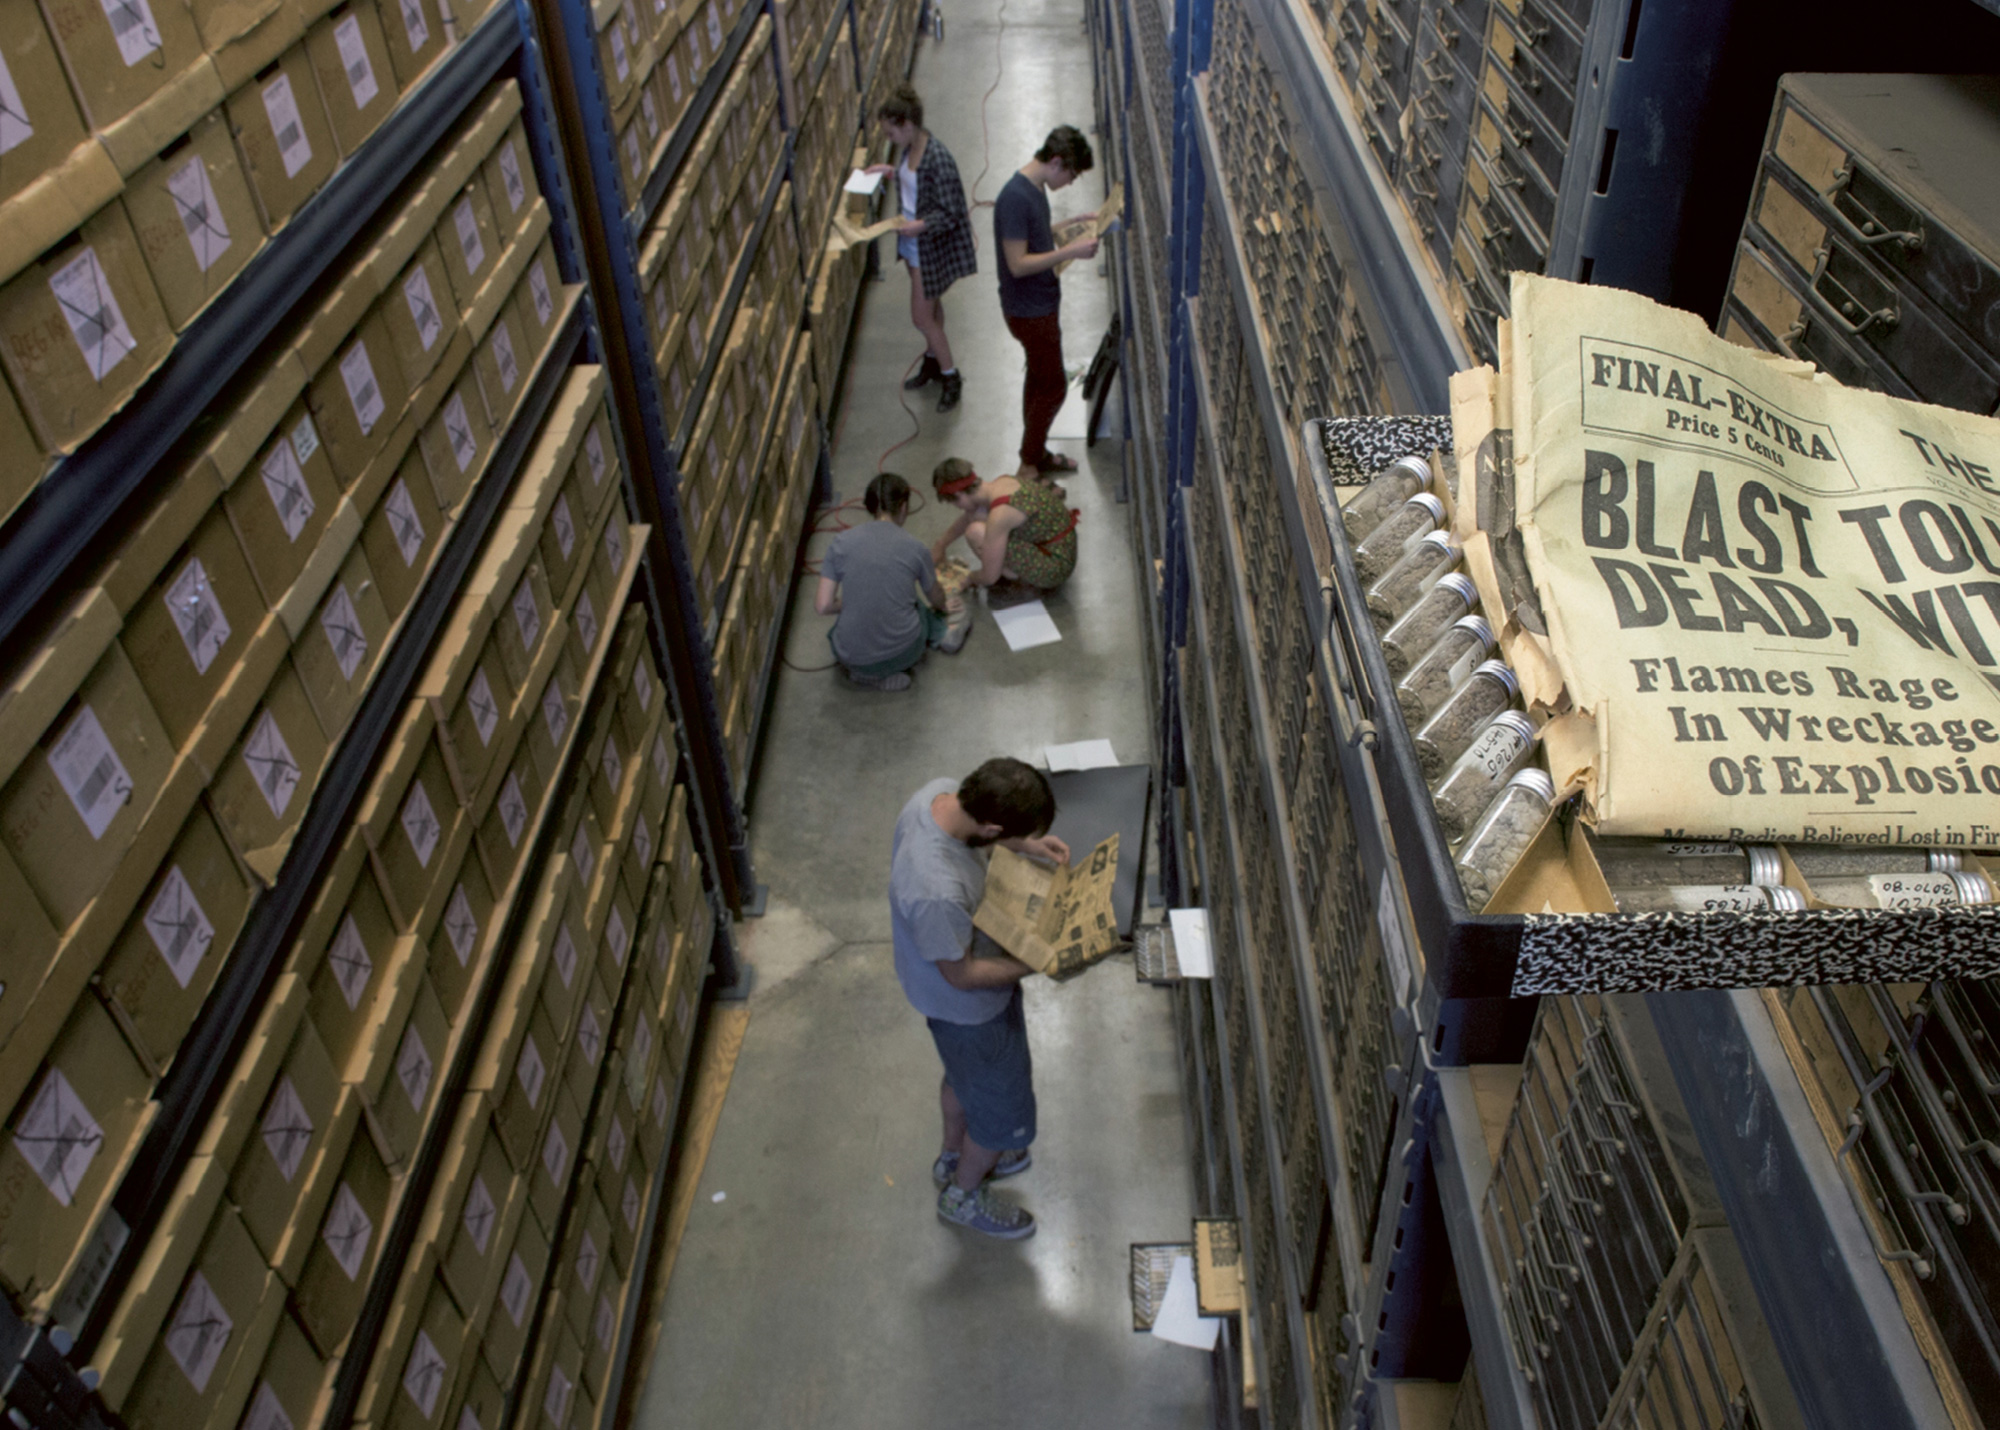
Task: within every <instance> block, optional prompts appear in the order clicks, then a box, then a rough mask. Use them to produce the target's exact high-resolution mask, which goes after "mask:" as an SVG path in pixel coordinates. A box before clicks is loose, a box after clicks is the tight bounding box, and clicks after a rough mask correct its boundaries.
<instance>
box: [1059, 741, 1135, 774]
mask: <svg viewBox="0 0 2000 1430" xmlns="http://www.w3.org/2000/svg"><path fill="white" fill-rule="evenodd" d="M1042 759H1043V760H1044V761H1045V762H1047V764H1048V767H1049V773H1050V774H1055V773H1057V772H1059V771H1062V770H1101V769H1108V768H1109V767H1110V766H1112V765H1115V764H1117V763H1118V756H1117V754H1116V752H1114V751H1113V750H1112V748H1111V742H1110V741H1109V740H1077V741H1075V742H1073V743H1071V744H1068V745H1047V746H1044V747H1043V749H1042Z"/></svg>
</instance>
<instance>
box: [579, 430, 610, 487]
mask: <svg viewBox="0 0 2000 1430" xmlns="http://www.w3.org/2000/svg"><path fill="white" fill-rule="evenodd" d="M583 455H584V459H585V460H586V461H588V462H589V463H590V482H591V485H592V486H600V485H602V484H603V482H604V469H605V466H604V429H603V428H601V427H592V428H591V429H590V432H589V435H587V436H586V437H585V438H584V439H583Z"/></svg>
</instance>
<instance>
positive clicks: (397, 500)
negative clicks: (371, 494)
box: [382, 477, 426, 566]
mask: <svg viewBox="0 0 2000 1430" xmlns="http://www.w3.org/2000/svg"><path fill="white" fill-rule="evenodd" d="M382 511H383V513H384V514H385V515H386V516H387V517H388V518H389V534H390V535H392V536H394V537H395V538H396V550H397V551H398V552H400V553H401V554H402V557H403V564H404V565H405V566H415V565H416V564H417V558H418V557H419V556H421V555H423V553H424V536H425V534H426V533H425V531H424V519H423V518H422V517H421V516H418V515H417V504H416V503H415V502H413V501H411V500H410V488H409V486H408V485H407V484H406V483H405V482H404V481H403V479H402V478H401V477H398V478H397V479H396V485H395V486H393V487H391V488H389V495H388V497H387V498H386V499H385V500H384V501H383V503H382Z"/></svg>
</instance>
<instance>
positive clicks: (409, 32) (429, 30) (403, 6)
mask: <svg viewBox="0 0 2000 1430" xmlns="http://www.w3.org/2000/svg"><path fill="white" fill-rule="evenodd" d="M376 11H377V13H378V14H379V16H380V17H381V24H382V34H383V37H384V38H385V39H386V40H387V41H388V44H389V63H390V65H391V66H392V67H393V68H394V69H395V71H396V83H397V84H398V85H400V86H401V87H402V88H404V89H406V90H407V89H408V88H409V87H410V86H411V85H413V84H415V83H416V82H417V78H418V77H419V76H420V75H422V74H423V72H424V71H425V70H427V69H429V68H430V67H431V66H432V65H433V64H435V63H436V62H437V61H438V59H439V57H440V56H442V55H443V54H444V52H445V50H446V48H447V47H448V46H449V45H450V43H451V36H450V35H449V34H448V33H447V32H446V30H445V27H444V17H443V15H442V14H440V13H439V11H438V7H437V0H378V3H377V5H376Z"/></svg>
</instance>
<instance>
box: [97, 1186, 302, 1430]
mask: <svg viewBox="0 0 2000 1430" xmlns="http://www.w3.org/2000/svg"><path fill="white" fill-rule="evenodd" d="M282 1293H283V1288H282V1286H281V1285H280V1283H279V1281H278V1278H277V1277H276V1276H274V1275H273V1274H272V1273H271V1269H270V1268H269V1267H268V1266H266V1265H265V1264H264V1258H263V1257H262V1256H261V1255H259V1254H258V1251H257V1244H256V1243H255V1242H253V1241H252V1240H251V1239H250V1234H249V1232H247V1231H246V1230H244V1227H243V1221H242V1218H241V1217H239V1216H238V1215H237V1212H236V1208H234V1207H232V1206H230V1205H228V1204H227V1203H224V1204H223V1206H222V1207H221V1209H220V1210H219V1211H217V1212H216V1214H215V1219H214V1220H213V1222H211V1223H210V1225H209V1226H208V1228H207V1234H206V1236H204V1237H203V1238H202V1244H201V1249H200V1251H199V1252H197V1253H196V1255H195V1260H194V1266H193V1267H192V1268H191V1269H190V1270H189V1272H188V1274H187V1280H186V1281H185V1282H183V1283H182V1285H181V1289H180V1292H179V1294H178V1296H177V1297H176V1299H175V1301H174V1303H173V1310H172V1311H171V1312H170V1313H169V1315H168V1317H167V1320H166V1324H165V1325H164V1326H162V1327H160V1331H159V1335H158V1338H157V1339H156V1340H155V1341H154V1343H153V1347H152V1350H151V1352H150V1353H149V1354H148V1355H147V1357H146V1360H145V1366H144V1368H143V1369H142V1370H141V1371H140V1372H139V1379H138V1381H137V1382H136V1384H134V1386H133V1388H132V1393H131V1394H130V1395H128V1396H127V1397H126V1398H125V1401H124V1404H123V1405H122V1406H121V1407H120V1413H121V1414H122V1415H123V1417H124V1420H125V1423H126V1424H127V1425H129V1426H131V1427H132V1430H185V1427H187V1426H190V1425H199V1424H205V1423H208V1422H209V1420H210V1419H211V1417H212V1416H213V1415H214V1413H215V1411H216V1409H217V1408H218V1402H219V1401H221V1400H222V1399H223V1398H224V1396H225V1392H226V1391H227V1389H228V1387H229V1385H230V1382H231V1380H232V1379H233V1377H234V1374H235V1370H236V1365H237V1362H238V1361H239V1360H240V1359H241V1358H242V1357H243V1356H244V1355H245V1354H246V1353H247V1354H250V1355H253V1356H257V1357H261V1356H262V1354H263V1352H264V1349H265V1344H266V1343H267V1341H268V1338H269V1337H270V1336H271V1335H272V1333H273V1332H274V1331H275V1329H276V1322H277V1319H278V1316H279V1315H280V1314H282V1312H283V1307H284V1301H283V1294H282ZM260 1332H261V1334H260Z"/></svg>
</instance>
